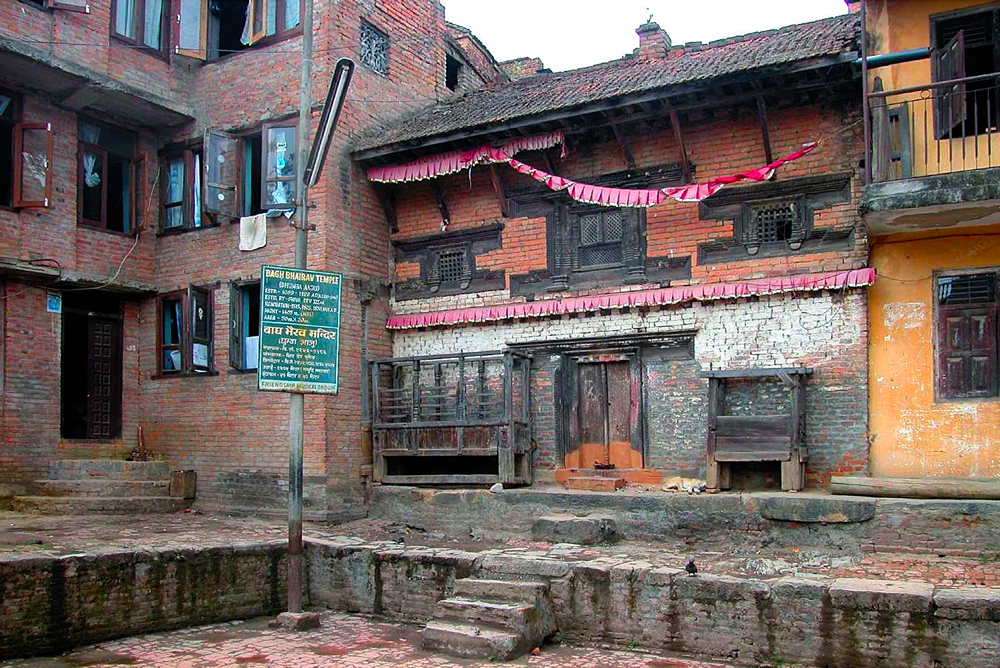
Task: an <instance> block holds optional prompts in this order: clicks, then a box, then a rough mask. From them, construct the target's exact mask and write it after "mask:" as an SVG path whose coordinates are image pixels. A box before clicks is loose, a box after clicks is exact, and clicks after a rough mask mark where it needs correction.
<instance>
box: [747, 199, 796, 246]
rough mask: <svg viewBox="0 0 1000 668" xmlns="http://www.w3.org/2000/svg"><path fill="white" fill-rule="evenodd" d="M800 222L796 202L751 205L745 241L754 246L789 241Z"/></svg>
mask: <svg viewBox="0 0 1000 668" xmlns="http://www.w3.org/2000/svg"><path fill="white" fill-rule="evenodd" d="M798 222H799V207H798V205H797V204H796V203H795V202H794V201H793V202H762V203H759V204H751V205H750V220H749V225H747V230H746V240H745V241H746V243H747V244H752V245H757V244H766V243H772V242H775V241H789V240H791V238H792V230H793V229H794V227H795V225H796V224H797V223H798Z"/></svg>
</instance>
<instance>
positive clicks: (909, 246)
mask: <svg viewBox="0 0 1000 668" xmlns="http://www.w3.org/2000/svg"><path fill="white" fill-rule="evenodd" d="M871 266H873V267H875V268H876V270H877V271H878V274H879V277H878V279H877V280H876V282H875V285H874V286H872V287H871V288H870V290H869V299H868V322H869V330H870V336H869V342H870V343H869V346H870V348H869V372H868V373H869V379H868V380H869V382H868V386H869V395H870V396H869V422H868V425H869V434H870V436H869V438H870V440H871V451H870V466H871V475H873V476H899V477H962V478H994V477H1000V399H996V398H994V399H979V400H962V401H947V402H945V401H935V399H934V380H935V362H934V331H935V326H934V321H935V318H934V299H933V290H934V278H933V272H935V271H941V270H948V269H959V268H972V267H989V268H993V269H995V268H996V267H998V266H1000V228H998V227H995V226H994V227H990V228H964V229H962V230H961V232H960V233H958V232H956V231H951V232H939V233H938V234H937V235H931V234H924V235H922V236H917V235H894V236H892V237H890V238H888V239H875V241H874V243H873V245H872V249H871Z"/></svg>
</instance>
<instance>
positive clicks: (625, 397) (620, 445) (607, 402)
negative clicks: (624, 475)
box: [565, 361, 642, 469]
mask: <svg viewBox="0 0 1000 668" xmlns="http://www.w3.org/2000/svg"><path fill="white" fill-rule="evenodd" d="M629 366H630V365H629V362H627V361H616V362H581V363H579V364H578V365H577V374H576V375H577V377H576V392H577V397H576V401H575V402H574V403H575V406H576V410H575V411H574V412H575V415H574V420H575V421H576V423H577V424H576V425H575V426H576V429H575V430H574V431H575V438H574V439H573V440H574V442H573V443H571V447H570V451H569V452H568V453H567V454H566V458H565V466H566V467H567V468H594V467H595V466H596V465H600V466H607V465H613V466H614V468H616V469H619V468H624V469H631V468H642V454H641V453H640V452H639V451H638V450H637V449H636V448H635V447H634V443H633V438H632V431H633V430H632V422H633V419H632V418H633V415H632V413H633V406H634V401H633V392H632V383H631V380H630V378H631V372H630V369H629Z"/></svg>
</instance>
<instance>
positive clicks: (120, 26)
mask: <svg viewBox="0 0 1000 668" xmlns="http://www.w3.org/2000/svg"><path fill="white" fill-rule="evenodd" d="M135 2H136V0H117V2H116V3H115V32H116V33H118V34H119V35H125V36H126V37H130V38H132V39H135V28H134V26H135Z"/></svg>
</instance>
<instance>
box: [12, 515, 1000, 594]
mask: <svg viewBox="0 0 1000 668" xmlns="http://www.w3.org/2000/svg"><path fill="white" fill-rule="evenodd" d="M304 533H305V536H306V538H307V539H318V540H323V539H329V540H335V541H336V542H337V543H339V544H343V545H345V546H350V545H351V544H357V545H360V544H372V543H382V544H384V546H385V547H384V548H383V549H384V550H386V551H393V550H396V551H403V550H418V551H420V550H426V549H427V548H436V549H435V554H436V555H438V556H437V557H435V558H441V554H442V553H441V548H448V549H451V550H455V554H456V555H458V554H461V555H467V553H470V552H471V553H478V554H480V555H484V556H485V557H486V560H488V561H489V562H490V563H498V562H505V563H509V562H510V561H511V560H516V559H519V558H521V559H540V558H545V559H551V560H552V561H553V564H552V568H553V569H554V570H560V569H562V570H564V569H565V568H566V565H565V564H564V563H563V562H581V561H587V562H591V563H593V565H594V567H595V568H606V569H609V570H610V569H612V568H615V567H617V566H619V565H621V564H626V563H630V562H639V561H641V562H647V563H648V564H649V565H651V566H652V567H653V568H666V569H677V568H683V567H684V565H685V564H686V563H687V560H688V559H689V558H690V557H695V559H696V560H697V564H698V567H699V569H700V570H701V571H702V572H703V573H715V574H719V575H734V576H739V577H753V578H759V579H770V578H781V577H797V576H803V575H823V576H826V577H832V578H871V579H878V580H897V581H918V582H925V583H929V584H933V585H941V586H947V587H965V586H986V587H1000V561H998V560H997V559H986V558H979V557H974V556H955V555H945V554H936V553H933V552H920V553H910V552H892V551H884V552H883V551H880V552H875V553H873V552H866V553H859V552H856V551H850V550H834V549H825V550H824V549H811V548H803V549H799V548H782V547H761V546H759V545H756V544H754V545H747V546H745V547H743V546H740V545H738V544H735V543H734V544H733V545H730V546H726V547H717V546H713V545H699V546H697V547H691V546H688V545H687V544H686V543H684V542H683V541H678V542H676V543H648V542H646V543H644V542H623V543H619V544H617V545H607V546H581V545H575V544H570V543H546V542H541V541H533V540H531V539H530V537H528V536H525V537H523V538H516V539H511V540H508V541H506V542H499V541H491V540H486V539H476V538H473V537H470V536H448V535H445V534H443V533H434V532H430V531H425V530H424V529H423V528H422V527H419V526H407V525H405V524H400V523H394V522H388V521H385V520H359V521H356V522H350V523H347V524H340V525H332V524H325V523H317V522H307V523H305V525H304ZM286 536H287V526H286V525H285V523H284V522H281V521H280V520H274V519H259V518H247V517H230V516H227V515H225V514H220V513H212V514H194V513H191V514H187V513H175V514H171V515H150V516H114V515H76V516H73V515H64V516H46V515H36V514H30V513H14V512H9V511H0V558H10V557H11V556H12V555H13V554H22V555H23V554H34V553H41V554H46V555H57V556H58V555H66V554H75V553H80V552H93V551H95V550H107V549H136V550H138V549H148V548H157V547H163V548H180V547H197V546H203V545H218V544H220V543H240V542H248V541H250V542H254V541H267V540H284V539H285V537H286ZM515 565H516V564H515Z"/></svg>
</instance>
